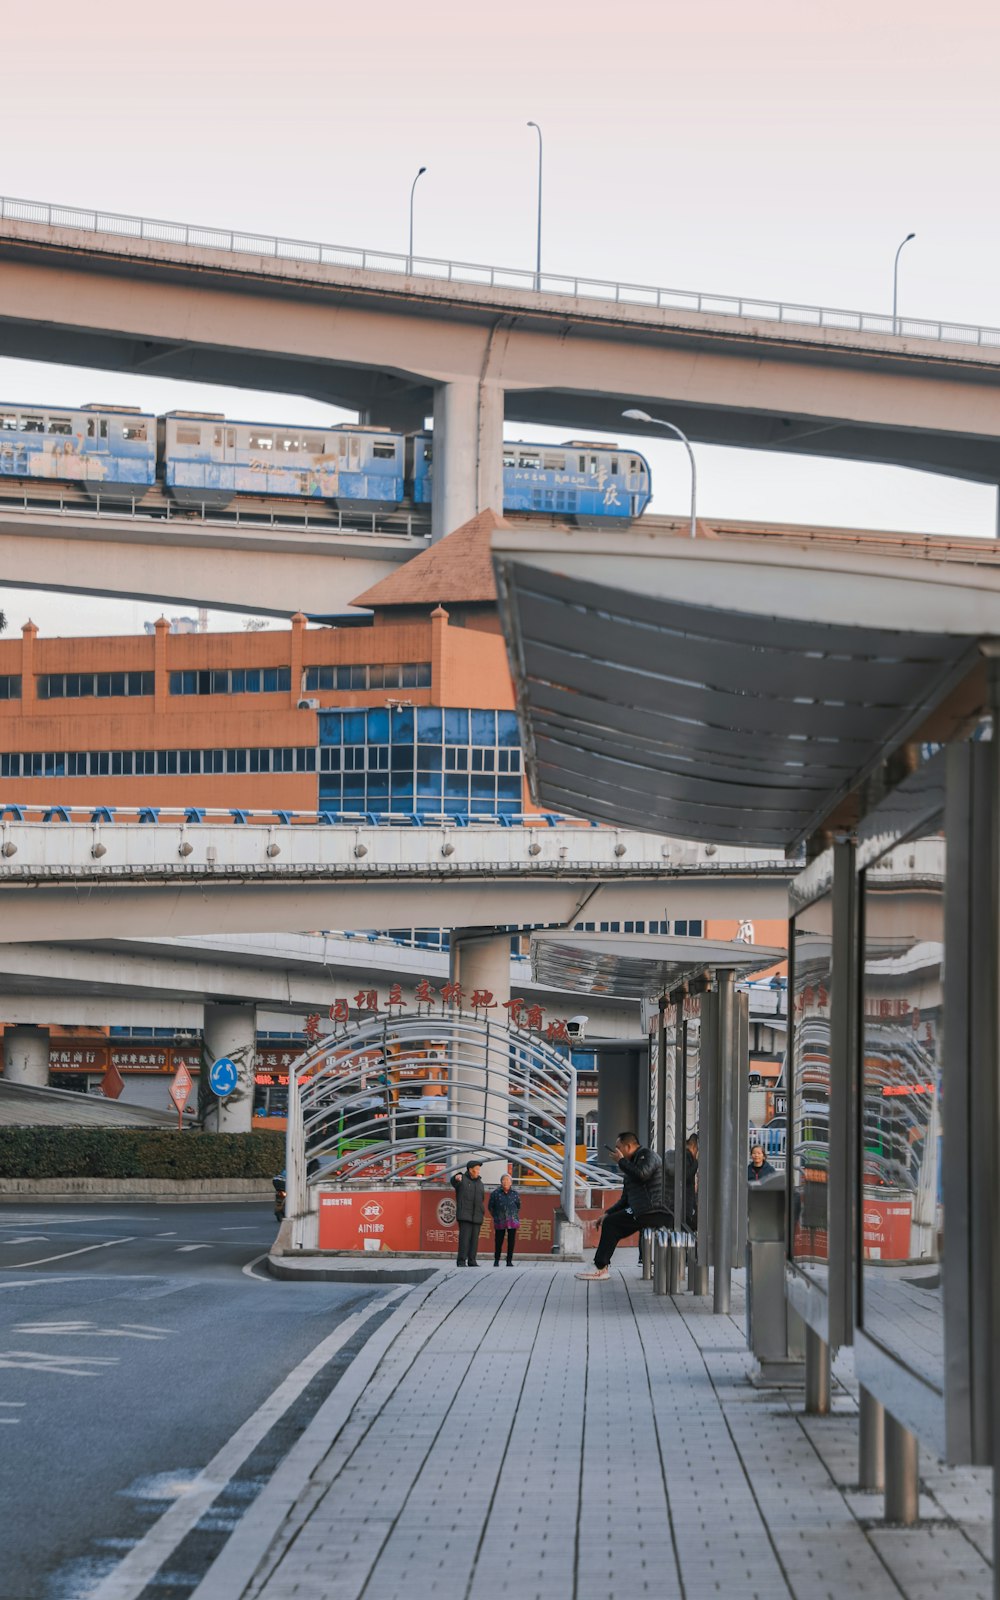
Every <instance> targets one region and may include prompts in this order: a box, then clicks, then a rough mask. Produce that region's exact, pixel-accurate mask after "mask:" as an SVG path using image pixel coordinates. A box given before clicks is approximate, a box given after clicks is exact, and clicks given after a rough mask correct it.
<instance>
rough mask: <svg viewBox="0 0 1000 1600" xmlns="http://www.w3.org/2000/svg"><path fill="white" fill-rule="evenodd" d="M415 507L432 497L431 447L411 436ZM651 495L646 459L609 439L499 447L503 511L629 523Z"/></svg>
mask: <svg viewBox="0 0 1000 1600" xmlns="http://www.w3.org/2000/svg"><path fill="white" fill-rule="evenodd" d="M410 450H411V455H410V474H411V478H412V485H413V501H414V504H415V505H428V504H429V503H430V500H431V483H432V476H433V471H432V461H433V446H432V441H431V436H430V434H415V435H414V436H413V439H412V443H411V446H410ZM650 498H651V488H650V473H649V463H648V462H647V461H646V459H645V457H644V456H641V455H639V453H638V452H637V451H635V450H632V449H628V450H623V449H621V447H620V446H618V445H616V444H608V443H607V442H604V443H599V444H595V443H593V442H591V441H590V440H587V439H570V440H569V441H568V442H567V443H566V444H561V445H548V444H527V443H525V444H520V443H518V444H511V443H505V444H504V447H503V509H504V511H505V512H518V513H520V514H522V515H526V516H532V515H533V516H551V517H558V518H559V519H560V520H561V521H564V522H572V523H577V524H579V525H581V526H598V527H599V526H601V525H602V524H605V523H607V522H609V521H620V522H631V521H632V520H633V519H634V518H636V517H639V516H641V515H642V513H643V512H644V511H645V509H646V507H647V506H648V504H649V501H650Z"/></svg>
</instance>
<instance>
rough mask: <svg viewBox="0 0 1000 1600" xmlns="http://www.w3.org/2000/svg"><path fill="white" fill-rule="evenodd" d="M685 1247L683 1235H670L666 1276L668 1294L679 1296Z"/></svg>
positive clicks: (682, 1284) (682, 1277)
mask: <svg viewBox="0 0 1000 1600" xmlns="http://www.w3.org/2000/svg"><path fill="white" fill-rule="evenodd" d="M686 1257H687V1245H686V1243H685V1236H684V1234H683V1233H672V1234H671V1235H670V1267H669V1271H668V1274H667V1285H668V1288H667V1292H668V1294H680V1293H681V1291H682V1289H683V1287H684V1264H685V1259H686Z"/></svg>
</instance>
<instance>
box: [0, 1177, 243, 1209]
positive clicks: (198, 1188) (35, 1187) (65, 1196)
mask: <svg viewBox="0 0 1000 1600" xmlns="http://www.w3.org/2000/svg"><path fill="white" fill-rule="evenodd" d="M8 1200H53V1201H56V1200H57V1201H59V1202H60V1203H70V1204H72V1202H74V1201H81V1202H82V1203H83V1204H85V1205H90V1204H92V1202H93V1201H95V1200H110V1201H124V1202H125V1203H126V1204H130V1203H131V1204H134V1203H135V1202H136V1201H137V1200H150V1201H154V1202H155V1203H156V1204H157V1205H160V1204H163V1203H164V1202H166V1203H168V1204H169V1203H170V1202H171V1201H178V1200H180V1201H190V1200H213V1201H247V1202H248V1203H251V1204H258V1203H261V1202H269V1203H270V1204H271V1205H273V1204H274V1185H273V1184H272V1183H271V1182H270V1180H266V1181H265V1180H264V1179H263V1178H0V1204H3V1202H5V1201H8Z"/></svg>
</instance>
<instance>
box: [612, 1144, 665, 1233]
mask: <svg viewBox="0 0 1000 1600" xmlns="http://www.w3.org/2000/svg"><path fill="white" fill-rule="evenodd" d="M618 1170H619V1172H620V1173H621V1174H622V1175H623V1177H624V1179H625V1181H624V1183H623V1184H622V1197H621V1200H620V1201H619V1204H620V1205H622V1206H627V1207H628V1209H629V1210H630V1211H631V1213H632V1215H633V1216H634V1217H644V1216H645V1215H646V1212H647V1211H659V1210H660V1209H661V1207H662V1205H663V1182H662V1178H663V1162H662V1161H661V1160H660V1158H659V1156H658V1155H657V1154H656V1152H655V1150H647V1149H646V1148H645V1147H644V1146H642V1145H640V1147H639V1149H638V1150H636V1151H635V1152H634V1153H633V1154H632V1155H630V1156H622V1158H621V1160H620V1161H619V1163H618Z"/></svg>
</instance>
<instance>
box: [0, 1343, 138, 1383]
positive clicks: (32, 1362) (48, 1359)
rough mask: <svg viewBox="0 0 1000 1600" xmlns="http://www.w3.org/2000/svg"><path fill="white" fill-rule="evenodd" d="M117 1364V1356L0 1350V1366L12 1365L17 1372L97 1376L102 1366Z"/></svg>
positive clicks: (65, 1375) (69, 1376)
mask: <svg viewBox="0 0 1000 1600" xmlns="http://www.w3.org/2000/svg"><path fill="white" fill-rule="evenodd" d="M118 1364H119V1357H118V1356H53V1355H49V1354H48V1353H47V1352H44V1351H41V1350H7V1351H5V1352H4V1351H0V1367H12V1368H14V1369H15V1370H16V1371H18V1372H51V1373H55V1374H56V1375H57V1376H58V1377H61V1378H99V1377H101V1376H102V1372H101V1369H102V1368H107V1367H117V1366H118ZM88 1369H93V1370H88Z"/></svg>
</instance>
